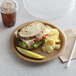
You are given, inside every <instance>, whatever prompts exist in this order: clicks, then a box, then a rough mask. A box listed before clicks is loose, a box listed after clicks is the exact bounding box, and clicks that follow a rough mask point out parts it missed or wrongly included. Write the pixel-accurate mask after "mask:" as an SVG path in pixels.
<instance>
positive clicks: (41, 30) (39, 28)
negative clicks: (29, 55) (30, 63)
mask: <svg viewBox="0 0 76 76" xmlns="http://www.w3.org/2000/svg"><path fill="white" fill-rule="evenodd" d="M48 34H49V30H47V29H46V28H45V26H44V24H43V23H40V22H34V23H32V24H30V25H28V26H27V27H24V28H23V29H21V31H19V35H20V36H18V38H19V41H18V45H19V46H21V47H23V48H27V49H32V48H37V47H38V45H40V44H42V43H43V42H44V41H45V38H46V36H48ZM30 36H31V37H33V36H34V38H32V39H25V38H26V37H29V38H30ZM23 37H24V38H23Z"/></svg>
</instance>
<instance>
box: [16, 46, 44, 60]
mask: <svg viewBox="0 0 76 76" xmlns="http://www.w3.org/2000/svg"><path fill="white" fill-rule="evenodd" d="M16 48H17V50H18V51H19V52H20V53H21V54H23V55H25V56H28V57H31V58H34V59H45V56H42V55H39V54H37V53H34V52H31V51H29V50H25V49H22V48H20V47H16Z"/></svg>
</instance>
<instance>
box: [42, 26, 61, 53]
mask: <svg viewBox="0 0 76 76" xmlns="http://www.w3.org/2000/svg"><path fill="white" fill-rule="evenodd" d="M46 29H47V30H48V36H47V37H46V38H45V43H44V44H43V46H42V50H43V51H44V52H47V53H51V52H52V51H53V50H54V49H56V50H58V49H60V38H59V31H58V30H57V29H55V28H51V27H50V26H48V25H46Z"/></svg>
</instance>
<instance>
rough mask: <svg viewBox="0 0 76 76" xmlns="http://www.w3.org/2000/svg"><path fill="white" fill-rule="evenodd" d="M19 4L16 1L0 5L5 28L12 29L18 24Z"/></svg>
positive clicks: (10, 0)
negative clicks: (17, 12)
mask: <svg viewBox="0 0 76 76" xmlns="http://www.w3.org/2000/svg"><path fill="white" fill-rule="evenodd" d="M17 10H18V4H17V2H15V1H14V0H3V1H2V3H1V5H0V11H1V17H2V21H3V24H4V26H5V27H8V28H10V27H12V26H14V25H15V22H16V11H17Z"/></svg>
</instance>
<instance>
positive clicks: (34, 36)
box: [17, 21, 45, 40]
mask: <svg viewBox="0 0 76 76" xmlns="http://www.w3.org/2000/svg"><path fill="white" fill-rule="evenodd" d="M37 22H40V23H42V24H44V23H43V22H41V21H37ZM33 23H34V22H33ZM30 24H31V23H30ZM28 25H29V24H27V25H26V26H28ZM26 26H24V27H26ZM44 26H45V24H44ZM24 27H22V28H24ZM22 28H20V29H19V30H18V32H17V36H18V37H19V38H21V39H24V40H30V39H34V38H36V35H38V34H39V33H41V32H39V33H37V34H35V35H33V36H29V37H22V36H21V35H20V31H21V29H22Z"/></svg>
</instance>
